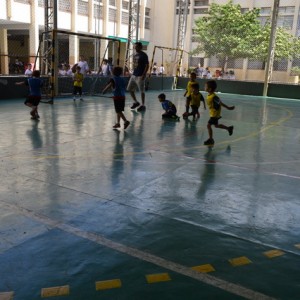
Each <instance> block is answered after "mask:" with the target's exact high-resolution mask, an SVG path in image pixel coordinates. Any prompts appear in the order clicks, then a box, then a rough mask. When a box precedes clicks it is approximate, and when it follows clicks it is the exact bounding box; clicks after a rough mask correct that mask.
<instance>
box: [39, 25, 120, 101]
mask: <svg viewBox="0 0 300 300" xmlns="http://www.w3.org/2000/svg"><path fill="white" fill-rule="evenodd" d="M80 58H81V60H83V61H86V63H87V66H88V69H87V70H86V72H85V74H84V81H83V87H82V91H83V94H85V95H95V94H99V93H100V92H101V89H102V87H103V83H104V82H105V83H106V82H107V80H108V79H107V77H108V76H109V75H110V71H111V69H112V67H113V66H114V65H120V64H122V63H123V62H120V41H119V40H117V39H112V38H104V37H100V36H97V35H93V34H81V33H76V32H69V31H63V30H53V31H52V32H49V33H43V35H42V39H41V42H40V47H39V53H38V55H37V58H36V63H35V68H39V69H40V70H41V75H42V76H43V77H46V79H48V83H47V84H46V89H48V91H45V94H46V95H47V96H48V98H51V99H52V100H53V98H54V97H61V96H68V95H71V94H72V93H73V73H74V71H75V69H76V65H77V64H78V62H79V60H80Z"/></svg>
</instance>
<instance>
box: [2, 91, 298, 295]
mask: <svg viewBox="0 0 300 300" xmlns="http://www.w3.org/2000/svg"><path fill="white" fill-rule="evenodd" d="M160 92H161V91H158V92H147V94H146V106H147V110H146V111H145V112H143V113H139V112H136V111H131V110H130V108H129V106H131V99H130V96H129V95H128V97H127V103H126V107H127V108H126V111H125V114H126V116H127V117H128V119H129V121H130V122H131V124H130V126H129V127H128V128H127V129H126V131H124V130H123V129H122V128H121V129H120V130H113V129H112V126H113V125H114V123H115V113H114V108H113V103H112V101H111V100H110V99H108V98H99V97H93V98H92V97H86V98H85V101H84V102H79V101H78V100H77V102H75V103H74V102H73V100H72V99H67V98H63V99H56V100H55V103H54V105H49V104H43V103H42V104H41V105H40V116H41V120H40V121H39V122H36V121H33V120H31V119H30V115H29V110H28V108H27V107H25V106H24V105H23V100H21V99H20V100H10V101H1V102H0V113H1V119H0V124H1V129H2V130H1V132H0V138H1V144H0V164H1V169H0V170H1V171H0V176H1V177H0V178H1V185H0V274H1V275H0V300H4V299H5V300H7V299H10V300H11V299H13V300H36V299H48V298H49V299H57V300H60V299H66V300H68V299H70V300H94V299H96V300H97V299H113V300H119V299H120V300H123V299H126V300H127V299H128V300H148V299H149V300H160V299H162V300H164V299H170V300H194V299H195V300H198V299H218V300H223V299H228V300H232V299H233V300H234V299H293V300H294V299H299V298H300V199H299V195H300V187H299V186H300V122H299V120H300V102H299V101H293V100H289V99H284V100H283V99H270V98H267V99H265V98H260V97H248V96H242V95H227V94H220V95H219V96H220V97H221V99H222V100H223V101H224V102H225V103H226V104H228V105H235V106H236V109H235V110H234V111H227V110H223V114H222V115H223V118H222V119H221V121H222V123H224V124H225V125H233V126H234V132H233V135H232V136H229V135H228V133H227V132H226V131H225V130H221V129H214V139H215V141H216V143H215V146H214V147H212V148H210V147H206V146H203V142H204V141H205V140H206V139H207V137H208V136H207V129H206V123H207V120H208V118H209V116H208V111H204V110H202V109H201V118H200V119H197V120H192V119H190V120H183V119H182V118H181V120H180V122H174V121H164V120H162V119H161V114H162V110H161V106H160V103H159V102H158V100H157V96H158V94H159V93H160ZM165 93H166V95H167V98H168V99H169V100H171V101H173V102H174V103H175V104H176V106H177V108H178V111H179V114H180V115H181V114H182V113H183V112H184V104H185V100H184V97H183V93H184V92H183V91H176V92H175V91H165Z"/></svg>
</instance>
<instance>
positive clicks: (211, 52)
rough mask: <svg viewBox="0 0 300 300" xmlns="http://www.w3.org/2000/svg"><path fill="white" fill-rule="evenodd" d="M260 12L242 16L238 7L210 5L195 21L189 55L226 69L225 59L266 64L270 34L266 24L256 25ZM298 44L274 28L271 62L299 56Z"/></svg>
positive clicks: (256, 10)
mask: <svg viewBox="0 0 300 300" xmlns="http://www.w3.org/2000/svg"><path fill="white" fill-rule="evenodd" d="M259 14H260V10H259V9H257V8H254V9H252V10H249V11H247V12H245V13H242V12H241V6H240V5H234V4H233V3H232V1H229V2H228V3H227V4H225V5H219V4H215V3H213V4H211V6H210V10H209V12H208V15H207V16H205V17H202V18H198V19H197V20H196V21H195V28H194V32H195V34H196V41H198V46H197V48H196V49H195V50H194V51H193V53H192V54H198V53H204V54H205V56H206V57H211V56H216V57H217V58H218V59H219V60H220V62H221V63H222V66H223V67H224V68H225V67H226V62H227V60H228V59H229V58H250V59H251V58H252V59H258V60H262V61H264V62H265V61H266V59H267V56H268V47H269V39H270V32H271V24H270V20H268V21H267V22H266V23H265V25H264V26H262V25H261V23H260V21H259ZM299 53H300V42H299V40H298V39H297V38H295V37H294V36H292V35H291V34H290V33H288V32H287V31H286V30H285V29H283V28H277V34H276V49H275V60H277V61H279V60H281V59H284V58H285V59H286V58H289V59H292V58H294V57H297V56H299Z"/></svg>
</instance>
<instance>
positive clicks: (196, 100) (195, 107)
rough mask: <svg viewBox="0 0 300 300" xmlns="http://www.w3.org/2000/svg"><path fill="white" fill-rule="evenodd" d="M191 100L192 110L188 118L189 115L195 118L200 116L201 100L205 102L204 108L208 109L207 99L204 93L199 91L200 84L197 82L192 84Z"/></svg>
mask: <svg viewBox="0 0 300 300" xmlns="http://www.w3.org/2000/svg"><path fill="white" fill-rule="evenodd" d="M191 90H192V93H191V96H190V97H191V100H190V106H191V108H192V112H191V113H188V114H187V115H186V116H185V118H188V117H189V116H193V118H194V120H195V118H196V117H197V118H200V113H199V107H200V105H201V102H203V105H204V109H206V105H205V101H204V98H203V96H202V94H201V93H200V91H199V84H198V83H197V82H194V83H193V84H191Z"/></svg>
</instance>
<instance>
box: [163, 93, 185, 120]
mask: <svg viewBox="0 0 300 300" xmlns="http://www.w3.org/2000/svg"><path fill="white" fill-rule="evenodd" d="M158 100H159V102H160V103H161V106H162V108H163V109H164V110H165V113H163V114H162V116H161V117H162V118H163V119H174V120H176V121H179V119H180V118H179V117H178V116H177V115H176V113H177V109H176V106H175V105H174V104H173V103H172V102H171V101H170V100H166V95H165V94H160V95H158Z"/></svg>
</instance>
